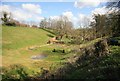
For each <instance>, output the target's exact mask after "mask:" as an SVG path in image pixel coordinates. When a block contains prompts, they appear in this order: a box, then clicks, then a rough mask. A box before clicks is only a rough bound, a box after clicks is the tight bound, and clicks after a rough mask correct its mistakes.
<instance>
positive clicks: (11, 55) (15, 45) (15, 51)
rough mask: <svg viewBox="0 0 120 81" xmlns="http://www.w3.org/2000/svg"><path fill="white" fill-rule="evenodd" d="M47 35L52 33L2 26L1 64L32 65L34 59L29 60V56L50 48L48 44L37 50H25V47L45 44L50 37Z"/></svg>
mask: <svg viewBox="0 0 120 81" xmlns="http://www.w3.org/2000/svg"><path fill="white" fill-rule="evenodd" d="M48 35H53V34H51V33H49V32H46V31H44V30H42V29H34V28H25V27H7V26H4V27H2V37H3V38H2V44H3V45H2V49H3V52H2V58H3V66H8V65H11V64H16V63H18V64H22V65H25V66H32V64H33V63H34V60H31V56H33V55H38V54H41V53H42V52H43V51H44V50H46V49H49V50H50V49H51V48H50V46H48V47H47V46H46V47H41V48H39V49H38V50H26V48H28V47H30V46H34V45H36V46H39V45H45V44H46V42H47V41H48V40H49V39H50V37H49V36H48ZM53 36H54V35H53Z"/></svg>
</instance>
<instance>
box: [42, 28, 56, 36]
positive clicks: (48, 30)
mask: <svg viewBox="0 0 120 81" xmlns="http://www.w3.org/2000/svg"><path fill="white" fill-rule="evenodd" d="M41 29H42V30H44V31H47V32H49V33H51V34H53V35H55V33H54V32H52V31H50V29H46V28H41Z"/></svg>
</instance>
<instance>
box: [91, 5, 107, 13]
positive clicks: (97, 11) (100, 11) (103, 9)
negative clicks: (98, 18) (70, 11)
mask: <svg viewBox="0 0 120 81" xmlns="http://www.w3.org/2000/svg"><path fill="white" fill-rule="evenodd" d="M107 11H108V9H107V8H106V7H105V6H104V7H101V8H95V9H94V10H93V11H92V14H105V13H107Z"/></svg>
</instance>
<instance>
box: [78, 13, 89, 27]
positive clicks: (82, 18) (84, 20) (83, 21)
mask: <svg viewBox="0 0 120 81" xmlns="http://www.w3.org/2000/svg"><path fill="white" fill-rule="evenodd" d="M90 20H91V16H90V15H84V14H81V13H80V14H79V15H78V21H77V23H78V25H79V26H82V27H84V26H85V27H87V26H89V24H90Z"/></svg>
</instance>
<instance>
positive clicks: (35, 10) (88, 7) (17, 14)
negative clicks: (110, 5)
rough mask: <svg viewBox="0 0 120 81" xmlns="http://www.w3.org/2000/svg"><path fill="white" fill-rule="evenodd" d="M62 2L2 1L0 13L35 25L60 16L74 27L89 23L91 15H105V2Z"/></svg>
mask: <svg viewBox="0 0 120 81" xmlns="http://www.w3.org/2000/svg"><path fill="white" fill-rule="evenodd" d="M64 1H65V0H64ZM64 1H63V0H59V2H54V1H51V2H50V1H49V2H48V1H47V0H46V1H44V2H43V1H40V2H34V1H32V0H30V1H27V0H24V1H23V0H21V1H17V0H16V1H15V0H11V1H10V0H9V2H8V0H3V2H2V5H1V6H0V7H1V8H0V11H7V12H11V13H12V17H13V18H14V19H15V20H18V21H26V22H36V23H39V22H40V21H41V20H42V19H44V18H45V17H46V18H51V19H57V18H59V16H60V15H64V16H67V17H68V19H69V20H70V21H72V22H73V23H74V26H75V27H78V25H79V24H78V22H80V23H81V25H84V24H85V23H84V22H85V20H90V21H91V20H92V15H93V14H105V13H106V11H107V9H106V8H105V3H106V2H107V1H100V0H95V1H94V2H93V0H91V1H89V2H88V0H81V1H80V0H79V1H69V2H67V1H66V2H64Z"/></svg>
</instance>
